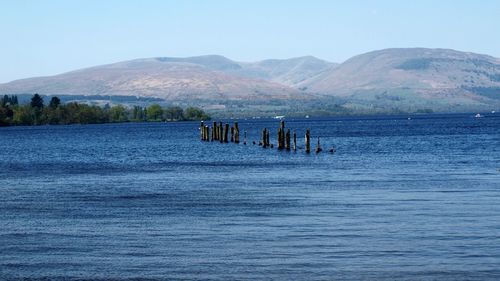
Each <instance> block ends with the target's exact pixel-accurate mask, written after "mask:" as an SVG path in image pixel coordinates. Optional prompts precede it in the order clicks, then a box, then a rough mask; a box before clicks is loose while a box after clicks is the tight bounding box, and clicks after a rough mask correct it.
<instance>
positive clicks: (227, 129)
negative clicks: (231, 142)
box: [224, 123, 229, 143]
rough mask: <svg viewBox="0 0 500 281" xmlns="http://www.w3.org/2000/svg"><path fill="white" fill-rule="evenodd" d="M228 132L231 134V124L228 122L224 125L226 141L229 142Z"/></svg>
mask: <svg viewBox="0 0 500 281" xmlns="http://www.w3.org/2000/svg"><path fill="white" fill-rule="evenodd" d="M228 134H229V124H228V123H226V125H225V126H224V142H225V143H227V142H228V139H227V137H228Z"/></svg>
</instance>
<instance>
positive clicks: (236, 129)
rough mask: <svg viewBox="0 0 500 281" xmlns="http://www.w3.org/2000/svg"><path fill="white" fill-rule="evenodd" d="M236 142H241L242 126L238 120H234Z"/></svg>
mask: <svg viewBox="0 0 500 281" xmlns="http://www.w3.org/2000/svg"><path fill="white" fill-rule="evenodd" d="M234 142H235V143H240V128H239V127H238V122H234Z"/></svg>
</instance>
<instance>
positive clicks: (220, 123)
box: [219, 122, 224, 143]
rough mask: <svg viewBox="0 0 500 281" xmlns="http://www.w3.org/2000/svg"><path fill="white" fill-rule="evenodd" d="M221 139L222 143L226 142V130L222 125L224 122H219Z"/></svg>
mask: <svg viewBox="0 0 500 281" xmlns="http://www.w3.org/2000/svg"><path fill="white" fill-rule="evenodd" d="M219 141H220V142H221V143H223V142H224V130H223V127H222V122H219Z"/></svg>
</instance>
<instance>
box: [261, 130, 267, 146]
mask: <svg viewBox="0 0 500 281" xmlns="http://www.w3.org/2000/svg"><path fill="white" fill-rule="evenodd" d="M266 131H267V129H266V128H264V129H263V130H262V147H263V148H266V147H267V146H266Z"/></svg>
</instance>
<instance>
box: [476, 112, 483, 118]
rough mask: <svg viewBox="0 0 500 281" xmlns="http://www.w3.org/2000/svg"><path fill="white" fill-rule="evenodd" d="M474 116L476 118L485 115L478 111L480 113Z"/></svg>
mask: <svg viewBox="0 0 500 281" xmlns="http://www.w3.org/2000/svg"><path fill="white" fill-rule="evenodd" d="M474 117H475V118H481V117H483V115H481V114H479V113H478V114H476V115H475V116H474Z"/></svg>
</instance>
